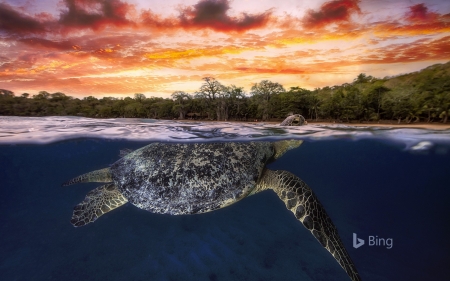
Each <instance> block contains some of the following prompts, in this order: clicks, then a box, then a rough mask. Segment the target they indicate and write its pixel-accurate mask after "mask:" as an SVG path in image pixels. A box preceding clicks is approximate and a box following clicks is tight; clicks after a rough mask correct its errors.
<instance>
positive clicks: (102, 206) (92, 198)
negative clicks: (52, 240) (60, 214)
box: [70, 183, 128, 227]
mask: <svg viewBox="0 0 450 281" xmlns="http://www.w3.org/2000/svg"><path fill="white" fill-rule="evenodd" d="M127 202H128V200H127V199H126V198H125V197H124V196H123V195H122V194H121V193H120V192H119V191H118V190H117V188H116V186H115V185H114V184H112V183H108V184H105V185H102V186H100V187H97V188H96V189H94V190H91V191H89V193H88V194H86V197H85V198H84V200H83V201H82V202H81V203H80V204H78V205H77V206H75V208H74V209H73V214H72V219H71V220H70V222H71V223H72V224H73V225H74V226H77V227H78V226H83V225H86V224H88V223H90V222H94V221H95V220H96V219H97V218H99V217H100V216H102V215H103V214H105V213H107V212H109V211H111V210H114V209H115V208H118V207H120V206H122V205H123V204H125V203H127Z"/></svg>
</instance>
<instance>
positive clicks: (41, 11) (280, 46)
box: [0, 0, 450, 98]
mask: <svg viewBox="0 0 450 281" xmlns="http://www.w3.org/2000/svg"><path fill="white" fill-rule="evenodd" d="M37 3H38V2H37V1H27V0H12V1H6V2H5V1H0V15H2V17H1V18H3V19H0V53H1V54H2V55H0V83H1V84H2V88H3V89H7V90H11V91H13V92H14V93H15V94H16V95H20V94H21V93H25V92H27V93H30V94H35V93H36V94H37V93H38V92H39V91H48V92H63V93H65V94H66V95H68V96H72V97H74V98H83V97H87V96H94V97H96V98H102V97H115V98H121V97H127V96H129V97H132V96H134V94H135V93H142V94H144V95H145V96H146V97H151V96H154V97H164V98H170V95H171V94H172V93H173V92H175V91H185V92H187V93H190V94H192V93H194V92H195V91H197V90H198V89H199V88H200V86H201V84H202V83H203V80H202V78H203V77H206V76H211V77H214V78H215V79H216V80H218V81H219V82H221V83H222V84H224V85H231V84H234V85H236V86H238V87H243V88H244V90H245V91H246V92H248V90H249V89H250V88H251V86H252V85H253V84H255V83H259V82H260V81H262V80H270V81H273V82H278V83H280V84H282V85H283V86H284V87H285V88H286V89H289V88H290V87H296V86H298V87H301V88H305V89H309V90H313V89H314V88H322V87H325V86H333V85H341V84H343V83H349V82H352V81H353V79H355V78H356V77H357V75H358V74H360V73H365V74H366V75H370V76H373V77H376V78H383V77H386V76H397V75H401V74H406V73H411V72H416V71H419V70H421V69H423V68H426V67H428V66H430V65H433V64H437V63H446V62H448V61H449V60H450V48H449V46H450V2H448V1H437V0H430V1H403V0H401V1H371V0H366V1H358V0H335V1H317V2H316V1H314V2H313V1H307V2H302V3H297V4H296V5H294V4H292V2H291V1H287V0H286V1H285V0H280V1H277V6H273V4H272V3H273V2H271V1H258V5H255V4H254V3H255V2H254V1H229V0H193V1H179V0H166V1H159V2H158V3H156V4H155V3H152V4H148V3H145V1H141V0H112V1H107V0H89V1H87V0H64V1H59V0H45V1H39V4H37Z"/></svg>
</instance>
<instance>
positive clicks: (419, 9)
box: [406, 3, 438, 22]
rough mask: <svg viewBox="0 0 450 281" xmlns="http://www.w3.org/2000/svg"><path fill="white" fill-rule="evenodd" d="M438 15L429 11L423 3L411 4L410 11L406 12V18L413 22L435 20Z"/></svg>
mask: <svg viewBox="0 0 450 281" xmlns="http://www.w3.org/2000/svg"><path fill="white" fill-rule="evenodd" d="M437 16H438V15H437V14H436V13H433V12H428V8H427V7H426V6H425V4H423V3H422V4H417V5H414V6H410V7H409V12H408V13H407V14H406V18H407V19H408V20H409V21H411V22H424V21H428V20H434V19H436V17H437Z"/></svg>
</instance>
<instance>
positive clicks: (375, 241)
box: [353, 233, 394, 249]
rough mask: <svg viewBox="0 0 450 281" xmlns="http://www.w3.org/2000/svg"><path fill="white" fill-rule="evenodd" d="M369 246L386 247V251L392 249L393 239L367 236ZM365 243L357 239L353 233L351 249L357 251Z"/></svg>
mask: <svg viewBox="0 0 450 281" xmlns="http://www.w3.org/2000/svg"><path fill="white" fill-rule="evenodd" d="M368 240H369V244H368V245H369V246H386V249H392V246H393V245H394V239H392V238H387V239H385V238H380V237H378V236H369V239H368ZM364 244H365V241H364V240H363V239H360V238H358V236H357V235H356V233H353V248H355V249H358V248H359V247H361V246H363V245H364Z"/></svg>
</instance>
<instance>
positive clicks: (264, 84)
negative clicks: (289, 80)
mask: <svg viewBox="0 0 450 281" xmlns="http://www.w3.org/2000/svg"><path fill="white" fill-rule="evenodd" d="M284 91H285V90H284V88H283V86H282V85H281V84H279V83H276V82H271V81H269V80H262V81H261V82H259V83H255V84H254V85H253V86H252V88H251V91H250V93H251V95H252V96H253V97H255V100H256V101H257V102H258V111H259V112H260V114H261V115H260V116H261V117H262V120H263V121H266V120H269V118H270V113H271V109H272V106H271V103H270V100H271V98H272V96H273V95H275V94H279V93H282V92H284Z"/></svg>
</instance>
